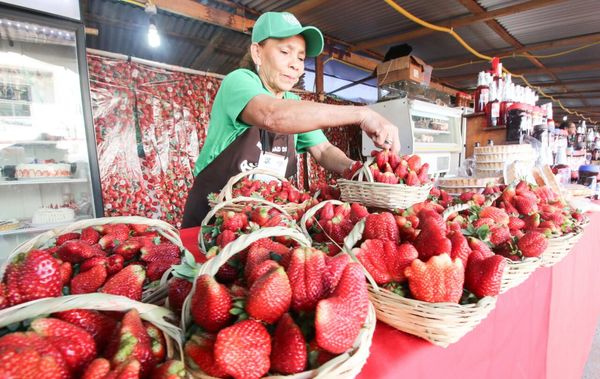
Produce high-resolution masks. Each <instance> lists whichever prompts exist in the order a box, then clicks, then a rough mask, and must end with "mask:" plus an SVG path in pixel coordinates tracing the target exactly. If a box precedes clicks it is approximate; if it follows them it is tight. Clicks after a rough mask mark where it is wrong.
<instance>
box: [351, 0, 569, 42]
mask: <svg viewBox="0 0 600 379" xmlns="http://www.w3.org/2000/svg"><path fill="white" fill-rule="evenodd" d="M564 1H565V0H530V1H527V2H525V3H521V4H517V5H512V6H508V7H504V8H500V9H496V10H493V11H489V12H483V13H481V14H477V15H469V16H463V17H458V18H450V19H446V20H443V21H440V22H437V23H436V24H437V25H440V26H446V27H449V28H458V27H461V26H467V25H471V24H475V23H478V22H484V21H488V20H493V19H495V18H498V17H502V16H508V15H511V14H515V13H519V12H525V11H528V10H532V9H536V8H541V7H546V6H549V5H554V4H557V3H560V2H564ZM432 33H435V31H434V30H431V29H427V28H422V27H420V28H418V29H414V30H411V31H409V32H405V33H400V34H395V35H392V36H388V37H383V38H381V37H378V38H373V39H369V40H365V41H361V42H359V43H357V44H356V49H358V50H364V49H371V48H374V47H378V46H385V45H391V44H394V43H399V42H406V41H409V40H411V39H415V38H418V37H422V36H426V35H429V34H432Z"/></svg>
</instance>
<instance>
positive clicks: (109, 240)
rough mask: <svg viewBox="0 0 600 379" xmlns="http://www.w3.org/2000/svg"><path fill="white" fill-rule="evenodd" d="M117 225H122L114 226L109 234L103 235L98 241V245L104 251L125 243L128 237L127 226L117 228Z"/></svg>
mask: <svg viewBox="0 0 600 379" xmlns="http://www.w3.org/2000/svg"><path fill="white" fill-rule="evenodd" d="M119 225H123V224H117V225H114V228H113V229H112V230H111V231H110V233H109V234H105V235H103V236H102V237H101V238H100V240H99V241H98V245H100V246H101V247H102V248H103V249H105V250H106V249H112V248H115V247H117V246H119V245H120V244H122V243H123V242H125V241H127V240H128V239H129V237H130V231H129V228H128V227H127V225H123V226H122V227H119Z"/></svg>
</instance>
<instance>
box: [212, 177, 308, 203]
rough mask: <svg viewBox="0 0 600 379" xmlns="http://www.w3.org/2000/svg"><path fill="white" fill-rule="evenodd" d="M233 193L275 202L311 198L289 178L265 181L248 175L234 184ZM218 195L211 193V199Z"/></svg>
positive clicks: (233, 195) (233, 194)
mask: <svg viewBox="0 0 600 379" xmlns="http://www.w3.org/2000/svg"><path fill="white" fill-rule="evenodd" d="M231 195H232V197H233V198H236V197H240V196H244V197H256V198H259V199H264V200H267V201H270V202H272V203H275V204H288V203H295V204H301V203H304V202H305V201H308V200H310V199H311V197H310V194H309V193H308V192H304V191H300V190H299V189H298V188H296V187H295V186H294V185H293V184H291V183H290V182H288V181H287V180H286V181H279V180H271V181H270V182H264V181H262V180H254V179H250V178H248V177H244V178H242V179H241V180H240V181H239V182H238V183H236V184H235V185H234V186H233V189H232V191H231ZM217 196H218V194H216V193H213V194H211V195H209V199H213V200H216V197H217Z"/></svg>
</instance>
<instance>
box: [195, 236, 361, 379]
mask: <svg viewBox="0 0 600 379" xmlns="http://www.w3.org/2000/svg"><path fill="white" fill-rule="evenodd" d="M243 258H244V259H243V261H241V265H240V270H239V271H238V277H237V278H235V280H234V281H233V282H224V281H223V280H219V279H218V278H214V277H212V276H209V275H201V276H199V277H198V279H197V282H196V290H195V292H194V293H193V294H192V295H191V307H190V311H191V316H192V319H193V321H194V327H193V328H192V330H193V334H192V336H191V337H190V338H189V339H188V341H187V342H186V344H185V353H186V357H187V358H188V362H189V363H190V365H191V367H192V368H193V369H195V370H201V371H203V372H204V373H206V374H208V375H211V376H214V377H218V378H225V377H234V378H247V379H252V378H260V377H262V376H264V375H266V374H267V373H273V374H275V373H277V374H283V375H290V374H294V373H299V372H302V371H306V370H308V369H313V368H316V367H318V366H320V365H321V364H323V363H324V362H326V361H328V360H329V359H331V358H333V357H335V356H336V355H338V354H341V353H344V352H346V351H347V350H349V349H350V348H351V347H352V345H353V343H354V342H355V340H356V338H357V336H358V334H359V332H360V330H361V328H362V326H363V324H364V322H365V319H366V316H367V312H368V304H369V300H368V293H367V287H366V282H365V277H364V274H363V271H362V268H361V267H360V266H359V265H358V264H357V263H352V262H350V258H349V257H348V255H345V254H341V255H337V256H335V257H329V256H327V255H326V254H325V253H323V252H322V251H320V250H317V249H314V248H311V247H297V248H287V247H285V246H284V245H281V244H278V243H277V242H274V241H272V240H270V239H262V240H260V241H258V242H255V243H254V244H252V245H251V246H250V247H249V248H248V249H247V251H246V252H245V254H243Z"/></svg>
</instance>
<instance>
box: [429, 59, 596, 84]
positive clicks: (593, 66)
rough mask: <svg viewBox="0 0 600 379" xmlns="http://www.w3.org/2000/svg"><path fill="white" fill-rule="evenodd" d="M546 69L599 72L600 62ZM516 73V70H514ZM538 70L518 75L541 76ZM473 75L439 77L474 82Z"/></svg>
mask: <svg viewBox="0 0 600 379" xmlns="http://www.w3.org/2000/svg"><path fill="white" fill-rule="evenodd" d="M548 69H549V70H550V71H552V72H554V73H563V72H574V71H592V70H600V62H596V63H585V64H579V65H574V66H553V67H548ZM515 71H516V70H515ZM541 71H542V70H540V69H539V68H537V67H535V68H526V69H523V70H520V71H519V72H518V74H521V75H527V74H538V75H539V74H543V72H541ZM474 75H475V74H473V73H471V74H461V75H453V76H444V77H440V79H441V80H446V81H450V82H456V81H462V80H466V79H473V80H475V79H476V78H475V76H474Z"/></svg>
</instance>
